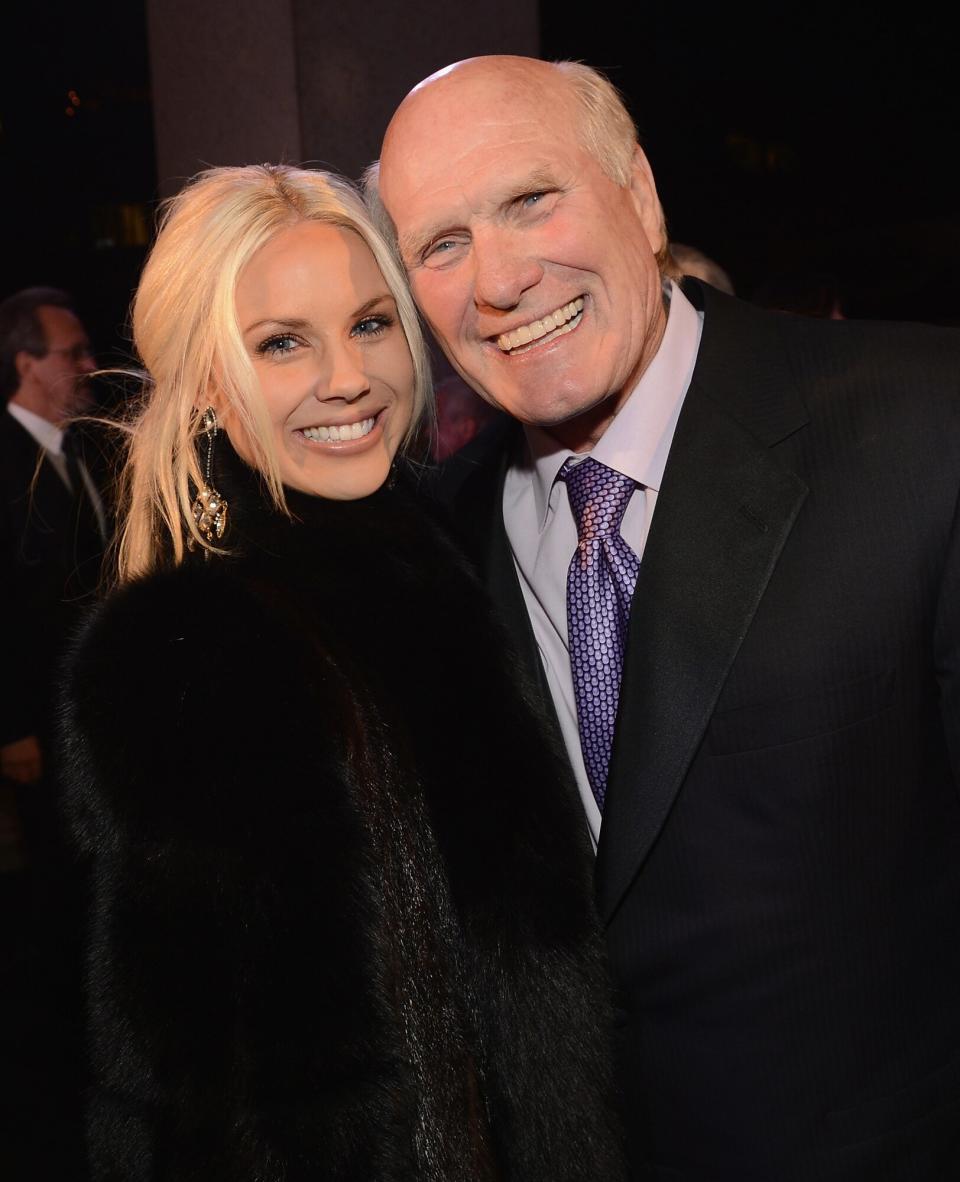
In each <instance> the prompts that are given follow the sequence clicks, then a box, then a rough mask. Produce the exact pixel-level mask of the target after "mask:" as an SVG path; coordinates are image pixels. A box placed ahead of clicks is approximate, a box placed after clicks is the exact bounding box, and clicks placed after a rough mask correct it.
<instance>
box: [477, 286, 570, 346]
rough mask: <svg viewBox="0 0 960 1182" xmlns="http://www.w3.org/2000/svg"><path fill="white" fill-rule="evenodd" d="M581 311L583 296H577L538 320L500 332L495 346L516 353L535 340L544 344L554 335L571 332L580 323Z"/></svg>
mask: <svg viewBox="0 0 960 1182" xmlns="http://www.w3.org/2000/svg"><path fill="white" fill-rule="evenodd" d="M582 313H583V297H582V296H577V298H576V299H575V300H571V301H570V303H569V304H564V305H563V307H562V308H557V310H556V311H555V312H548V313H547V315H546V316H544V317H543V318H542V319H540V320H533V321H531V322H530V323H529V324H521V325H520V327H519V328H515V329H513V331H512V332H504V333H501V334H500V336H498V337H497V348H498V349H500V350H501V351H502V352H504V353H516V352H520V351H521V350H524V349H525V347H526V346H528V345H532V344H533V343H534V342H535V341H536V342H538V343H540V342H542V343H543V344H546V343H547V341H552V340H553V339H554V338H555V337H559V336H562V335H563V334H564V333H565V332H571V331H572V330H573V329H575V328H576V327H577V325H578V324H579V323H580V320H581V318H582Z"/></svg>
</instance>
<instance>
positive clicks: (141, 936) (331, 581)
mask: <svg viewBox="0 0 960 1182" xmlns="http://www.w3.org/2000/svg"><path fill="white" fill-rule="evenodd" d="M223 450H224V449H222V448H221V451H223ZM228 454H229V453H228ZM224 466H225V467H224ZM217 483H218V484H219V485H220V486H221V492H223V493H224V494H225V495H226V496H227V497H228V499H229V501H230V503H231V505H230V511H231V515H232V522H231V528H230V531H229V533H228V535H227V537H226V538H225V540H224V541H225V544H227V543H229V546H230V549H231V555H230V556H229V557H226V558H221V559H211V560H208V561H203V560H201V559H200V558H199V557H197V558H195V559H192V560H190V561H188V562H187V563H186V564H184V565H183V566H182V567H180V568H178V569H175V570H170V571H168V572H165V573H160V574H157V575H154V576H152V577H150V578H148V579H146V580H144V581H142V582H140V583H137V584H133V585H131V586H129V587H127V588H126V589H124V590H122V591H120V592H119V593H117V594H115V595H114V596H113V597H112V598H111V599H110V600H109V601H108V602H107V603H106V605H105V606H104V607H103V608H102V609H101V610H100V611H99V612H98V613H97V614H96V615H95V617H94V618H93V620H92V621H91V623H90V624H89V626H88V627H87V629H86V631H85V634H84V635H83V636H82V638H81V641H80V644H79V646H78V648H77V650H76V652H75V655H74V658H73V660H72V663H71V668H70V672H69V676H68V685H67V692H66V697H65V708H64V717H65V721H64V733H65V748H66V754H67V761H68V766H69V769H70V771H69V774H68V786H67V791H68V808H69V812H70V815H71V817H72V824H73V829H74V833H75V834H76V836H77V839H78V841H79V844H80V846H81V848H82V850H83V851H84V853H85V855H86V856H87V857H88V858H89V859H90V862H91V864H92V882H93V906H92V920H91V927H90V935H89V957H88V989H89V1009H90V1044H91V1048H92V1056H93V1073H94V1078H95V1084H94V1088H93V1093H92V1099H91V1105H90V1144H91V1156H92V1162H93V1170H94V1176H95V1177H96V1178H97V1179H99V1180H103V1182H106V1180H114V1179H115V1180H117V1182H119V1180H121V1179H123V1180H124V1182H140V1180H143V1182H147V1180H148V1179H149V1180H150V1182H174V1180H176V1182H193V1180H197V1182H199V1180H200V1179H203V1180H204V1182H218V1180H223V1182H227V1180H229V1182H248V1180H249V1182H254V1180H256V1182H281V1180H283V1182H300V1180H303V1182H307V1180H308V1179H309V1180H310V1182H321V1180H327V1179H329V1180H333V1179H336V1180H338V1182H339V1180H347V1179H349V1180H357V1182H360V1180H361V1179H362V1180H364V1182H371V1180H384V1182H386V1180H391V1182H392V1180H400V1179H405V1180H406V1179H411V1180H412V1179H418V1180H419V1179H424V1180H430V1182H433V1180H437V1182H439V1180H441V1179H442V1180H444V1182H447V1180H450V1182H454V1180H459V1179H464V1180H467V1179H469V1180H474V1179H476V1180H481V1179H482V1180H487V1179H490V1180H494V1179H496V1180H501V1179H502V1180H507V1179H515V1180H517V1182H521V1180H522V1182H537V1180H542V1182H548V1180H549V1182H563V1180H570V1182H573V1180H581V1179H582V1180H584V1182H585V1180H587V1179H590V1180H595V1179H614V1178H619V1177H620V1176H621V1167H620V1164H619V1162H620V1158H619V1150H618V1147H617V1138H616V1135H615V1133H614V1131H613V1129H612V1123H613V1122H612V1120H611V1117H610V1115H609V1114H610V1095H609V1074H610V1073H609V1069H608V1032H607V1018H608V1013H607V998H606V985H605V978H604V973H603V962H602V954H601V951H600V943H599V939H598V935H597V930H596V923H595V919H594V915H593V911H592V901H591V900H592V892H591V865H590V853H589V849H588V845H587V838H586V831H585V827H584V822H583V817H582V814H581V811H580V806H579V803H578V801H577V799H576V796H575V794H574V793H573V792H572V790H571V789H570V787H569V785H568V783H567V780H566V773H565V772H564V770H563V761H562V759H561V758H560V757H559V756H558V755H557V753H556V752H555V751H553V750H552V749H551V748H550V747H549V746H548V744H547V743H546V741H545V740H544V739H543V738H542V737H541V736H540V734H539V732H538V728H537V726H536V724H535V723H536V720H535V719H534V717H533V711H532V708H531V707H530V705H529V704H528V701H527V700H526V696H525V695H524V694H523V693H522V692H521V691H520V690H519V689H518V687H517V684H516V682H515V679H514V678H513V676H512V675H511V673H510V672H509V671H508V668H507V666H508V664H509V663H510V660H509V656H508V654H507V652H506V649H505V641H504V638H503V637H502V636H501V634H500V633H499V631H497V630H496V628H495V627H494V626H493V624H492V623H491V621H490V619H489V617H488V614H487V611H486V608H485V605H484V602H483V600H482V596H481V593H480V591H479V590H478V588H477V586H476V585H475V583H474V581H473V578H472V576H471V575H470V574H469V573H468V572H467V571H466V570H465V569H464V567H463V565H462V563H461V562H460V560H459V559H458V558H457V556H456V555H455V554H454V553H453V551H452V550H451V549H450V547H449V546H448V544H447V542H446V541H445V540H444V538H443V536H442V535H441V533H440V532H439V531H438V529H437V528H436V527H435V526H434V525H433V524H431V523H428V521H427V520H426V518H425V516H424V514H423V513H422V512H421V511H420V510H419V509H418V508H417V507H416V506H415V505H414V504H413V501H412V498H411V496H410V494H409V493H408V492H407V491H406V490H405V489H404V488H403V487H400V488H396V489H393V490H381V491H380V492H379V493H377V494H375V495H374V496H372V497H370V498H367V499H366V500H363V501H355V502H346V503H344V502H327V501H323V500H320V499H317V498H310V497H306V496H303V495H298V494H295V493H293V494H291V495H290V501H291V507H292V509H293V510H294V512H295V514H296V515H297V516H298V517H299V518H300V521H299V522H298V523H290V522H288V521H287V520H286V519H285V518H282V517H280V516H279V515H277V514H275V513H274V512H272V511H270V510H268V509H267V508H266V507H265V505H264V500H263V497H262V495H261V490H260V488H259V482H258V480H257V478H256V477H255V476H254V475H253V473H252V472H250V471H249V470H248V469H246V468H244V467H243V465H241V464H240V463H239V461H236V459H235V458H233V459H224V461H223V464H222V465H221V470H220V471H219V472H218V473H217Z"/></svg>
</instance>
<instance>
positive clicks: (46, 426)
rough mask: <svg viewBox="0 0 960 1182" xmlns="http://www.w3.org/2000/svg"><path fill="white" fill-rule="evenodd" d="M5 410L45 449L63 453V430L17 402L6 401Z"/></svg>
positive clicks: (58, 453)
mask: <svg viewBox="0 0 960 1182" xmlns="http://www.w3.org/2000/svg"><path fill="white" fill-rule="evenodd" d="M7 410H8V411H9V412H10V413H11V414H12V415H13V417H14V418H15V419H16V420H17V422H18V423H19V424H20V426H21V427H23V429H24V431H26V432H28V433H29V434H30V435H32V436H33V438H34V439H35V440H36V441H37V443H39V444H40V446H41V447H42V448H44V449H45V450H46V451H49V452H52V453H53V454H54V455H55V456H59V455H63V431H61V429H60V428H59V427H58V426H57V425H56V424H55V423H51V422H50V420H49V419H43V418H41V417H40V415H38V414H36V413H35V412H34V411H32V410H27V408H26V407H25V406H20V404H19V403H17V402H8V403H7Z"/></svg>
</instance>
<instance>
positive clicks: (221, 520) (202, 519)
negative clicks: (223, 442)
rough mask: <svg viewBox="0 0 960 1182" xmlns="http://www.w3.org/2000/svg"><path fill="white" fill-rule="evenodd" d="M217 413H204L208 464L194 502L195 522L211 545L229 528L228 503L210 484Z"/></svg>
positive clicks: (210, 408)
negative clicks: (201, 486) (201, 485)
mask: <svg viewBox="0 0 960 1182" xmlns="http://www.w3.org/2000/svg"><path fill="white" fill-rule="evenodd" d="M219 429H220V428H219V425H218V423H217V412H216V411H215V410H214V409H213V407H212V406H208V407H207V409H206V410H205V411H204V412H203V430H204V433H205V434H206V436H207V462H206V464H205V466H204V480H203V488H201V489H200V491H199V492H198V493H197V495H196V498H195V500H194V502H193V506H192V508H193V520H194V521H195V522H196V523H197V529H198V530H199V531H200V533H201V534H202V535H203V537H204V539H205V540H206V541H207V542H209V543H210V544H211V545H212V544H213V542H214V539H216V541H218V542H219V541H220V539H221V538H222V537H223V535H224V533H225V532H226V528H227V508H228V506H227V502H226V501H225V500H224V499H223V497H222V496H221V495H220V494H219V493H218V492H217V490H216V489H215V488H214V487H213V485H212V484H211V483H210V472H211V469H212V466H213V445H214V443H215V441H216V438H217V432H218V431H219Z"/></svg>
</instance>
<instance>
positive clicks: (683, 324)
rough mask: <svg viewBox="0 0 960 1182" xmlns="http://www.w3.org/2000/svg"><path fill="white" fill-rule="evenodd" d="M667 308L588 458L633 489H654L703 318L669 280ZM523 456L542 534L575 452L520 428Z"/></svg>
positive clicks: (537, 429)
mask: <svg viewBox="0 0 960 1182" xmlns="http://www.w3.org/2000/svg"><path fill="white" fill-rule="evenodd" d="M664 294H665V297H666V299H667V301H668V304H669V309H668V314H667V327H666V329H665V330H664V333H663V340H662V341H661V342H660V348H659V349H658V350H657V353H656V356H655V357H654V358H653V360H652V361H651V362H650V364H649V365H648V366H647V368H646V369H645V370H644V372H643V374H642V375H641V377H640V380H639V382H637V384H636V386H634V388H633V391H632V392H631V394H630V397H629V398H628V399H627V401H626V402H625V403H624V405H623V406H622V407H621V409H620V411H619V413H618V414H617V416H616V418H614V420H613V421H612V422H611V424H610V425H609V427H607V429H606V431H605V432H604V433H603V436H602V437H601V439H600V440H599V442H598V443H597V445H596V447H594V449H593V451H592V452H591V453H590V455H592V456H593V458H594V459H595V460H597V461H598V462H600V463H602V464H606V466H607V467H608V468H613V469H614V470H615V471H617V472H621V473H623V475H624V476H629V477H630V478H631V479H632V480H635V481H636V482H637V484H638V485H642V486H643V487H645V488H652V489H655V490H657V491H659V489H660V484H661V482H662V480H663V473H664V469H665V468H666V465H667V455H668V454H669V452H670V445H671V443H672V442H673V433H674V430H675V429H676V425H677V419H678V418H679V416H680V409H681V407H682V406H683V400H684V397H685V396H686V393H687V388H688V387H689V385H690V379H691V378H692V376H693V367H694V365H695V364H696V360H697V352H698V350H699V348H700V334H701V331H702V329H703V314H702V313H701V312H698V311H697V310H696V308H694V306H693V305H692V304H691V303H690V301H689V300H688V299H687V297H686V296H685V295H684V294H683V292H682V291H681V290H680V288H679V287H678V286H677V285H676V284H675V283H674V282H673V281H672V280H667V281H666V283H665V284H664ZM524 434H525V435H526V440H527V448H528V456H527V460H526V462H527V464H528V465H529V466H530V471H531V478H532V481H533V495H534V501H535V504H536V509H537V523H538V527H539V528H540V529H541V530H542V529H543V527H544V525H545V524H546V519H547V511H548V509H549V507H550V493H551V490H552V489H553V485H554V482H555V481H556V479H557V474H558V473H559V471H560V469H561V468H562V467H563V465H564V463H565V462H566V460H567V459H568V458H569V457H570V456H572V455H573V454H574V453H573V452H571V451H570V450H569V449H568V448H563V447H561V446H560V444H558V443H557V441H556V440H555V439H554V438H553V437H552V436H550V435H548V434H547V432H546V431H544V430H543V429H542V428H540V427H533V426H529V425H527V426H525V427H524Z"/></svg>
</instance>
